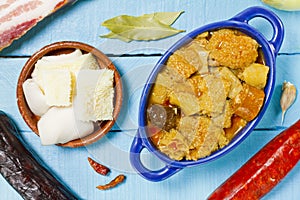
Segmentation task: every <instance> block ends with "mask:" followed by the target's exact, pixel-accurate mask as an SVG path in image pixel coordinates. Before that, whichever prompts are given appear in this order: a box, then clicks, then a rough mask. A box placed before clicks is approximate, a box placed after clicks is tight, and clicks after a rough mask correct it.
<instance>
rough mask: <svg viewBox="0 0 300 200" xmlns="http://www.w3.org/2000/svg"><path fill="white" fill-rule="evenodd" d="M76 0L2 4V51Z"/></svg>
mask: <svg viewBox="0 0 300 200" xmlns="http://www.w3.org/2000/svg"><path fill="white" fill-rule="evenodd" d="M74 2H76V0H51V1H49V0H4V1H3V2H0V51H1V50H2V49H4V48H5V47H7V46H9V45H10V44H11V43H12V42H13V41H14V40H16V39H18V38H20V37H21V36H22V35H24V34H25V33H26V32H27V31H28V30H30V29H31V28H32V27H34V26H35V25H36V24H37V23H38V22H39V21H41V20H43V19H44V18H45V17H47V16H48V15H50V14H52V13H54V12H55V11H57V10H58V9H60V8H62V7H64V6H65V5H68V4H71V3H74Z"/></svg>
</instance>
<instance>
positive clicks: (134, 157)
mask: <svg viewBox="0 0 300 200" xmlns="http://www.w3.org/2000/svg"><path fill="white" fill-rule="evenodd" d="M256 17H261V18H264V19H266V20H267V21H268V22H269V23H270V24H271V25H272V28H273V32H274V33H273V37H272V38H271V39H270V40H267V39H266V38H265V37H264V36H263V35H262V33H260V32H259V31H258V30H256V29H255V28H254V27H253V26H251V25H249V21H250V20H251V19H253V18H256ZM224 28H230V29H236V30H239V31H241V32H243V33H245V34H247V35H248V36H250V37H252V38H254V39H255V40H256V41H257V42H258V43H259V44H260V45H261V48H262V51H263V54H264V59H265V63H266V65H267V66H269V67H270V70H269V74H268V80H267V84H266V86H265V102H264V105H263V107H262V108H261V110H260V113H259V114H258V116H257V117H256V118H255V119H254V120H252V121H250V122H249V123H248V124H247V125H246V126H245V127H244V128H243V129H242V130H241V131H240V132H239V133H238V134H237V135H236V136H235V137H234V138H233V139H232V140H231V141H230V143H229V144H228V145H226V146H225V147H223V148H221V149H219V150H218V151H215V152H213V153H212V154H211V155H209V156H207V157H205V158H200V159H198V160H197V161H191V160H181V161H176V160H172V159H170V158H169V157H168V156H166V155H165V154H163V153H161V152H160V151H159V150H157V148H156V147H155V146H154V145H153V144H152V142H151V141H150V139H149V138H148V134H147V131H146V126H147V119H146V110H147V103H148V97H149V94H150V92H151V88H152V86H153V83H154V82H155V79H156V76H157V74H158V72H159V71H160V70H161V68H162V67H163V66H164V65H165V63H166V61H167V60H168V58H169V56H170V55H172V53H173V52H175V51H176V50H177V49H179V48H180V47H182V46H183V45H185V44H187V43H188V42H190V41H191V40H192V39H193V38H195V37H196V36H197V35H199V34H200V33H203V32H206V31H213V30H217V29H224ZM283 36H284V28H283V24H282V22H281V20H280V19H279V18H278V17H277V16H276V15H275V14H274V13H273V12H271V11H269V10H267V9H265V8H262V7H250V8H248V9H246V10H244V11H242V12H241V13H239V14H237V15H236V16H234V17H233V18H231V19H229V20H226V21H221V22H216V23H212V24H208V25H206V26H203V27H201V28H198V29H196V30H194V31H192V32H190V33H189V34H187V35H186V36H184V37H183V38H182V39H180V40H179V41H178V42H176V43H175V44H174V45H173V46H172V47H171V48H170V49H169V50H167V52H166V53H165V54H164V55H163V56H162V58H161V59H160V60H159V61H158V63H157V64H156V66H155V67H154V69H153V71H152V73H151V75H150V77H149V79H148V81H147V83H146V85H145V86H144V90H143V92H142V97H141V101H140V107H139V113H140V115H139V129H138V131H137V135H136V137H135V138H134V140H133V143H132V146H131V149H130V161H131V164H132V166H133V168H134V169H135V170H136V171H137V172H138V173H139V174H140V175H141V176H142V177H144V178H145V179H147V180H150V181H161V180H164V179H166V178H168V177H170V176H172V175H173V174H175V173H176V172H178V171H180V170H181V169H183V168H184V167H190V166H195V165H199V164H201V163H206V162H208V161H212V160H214V159H217V158H219V157H221V156H223V155H225V154H226V153H228V152H229V151H231V150H232V149H233V148H235V147H236V146H237V145H238V144H240V143H241V142H242V141H243V140H244V139H245V138H246V137H247V136H248V135H249V134H250V133H251V131H252V130H253V129H254V127H255V126H256V125H257V124H258V122H259V121H260V120H261V119H262V117H263V115H264V113H265V110H266V108H267V106H268V105H269V102H270V99H271V96H272V93H273V90H274V83H275V58H276V56H277V53H278V51H279V49H280V46H281V44H282V41H283ZM144 148H147V150H148V151H150V152H151V153H153V154H155V155H156V156H157V157H158V158H159V159H160V160H162V161H163V162H164V163H165V166H164V167H163V168H162V169H160V170H155V171H153V170H150V169H147V168H146V167H145V166H144V165H143V164H142V162H141V159H140V153H141V151H142V150H143V149H144Z"/></svg>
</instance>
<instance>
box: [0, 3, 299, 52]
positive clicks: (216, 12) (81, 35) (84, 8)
mask: <svg viewBox="0 0 300 200" xmlns="http://www.w3.org/2000/svg"><path fill="white" fill-rule="evenodd" d="M232 5H234V6H232ZM250 6H264V7H267V6H265V5H264V4H263V3H261V1H259V0H256V1H253V0H243V1H239V2H238V3H237V1H236V0H227V1H220V0H210V1H196V0H193V1H180V0H176V1H168V0H163V1H154V2H151V3H149V2H148V1H145V0H142V1H135V0H128V1H124V2H120V1H117V0H111V1H109V3H108V2H105V1H78V2H77V3H76V4H75V5H73V6H72V7H68V8H65V9H63V10H61V11H59V12H58V13H55V14H54V15H52V16H50V17H48V18H46V19H45V20H44V21H42V22H41V23H39V24H38V25H37V26H36V27H35V28H34V29H33V30H31V31H29V32H28V33H27V34H26V35H25V36H24V37H23V38H21V39H19V40H18V41H16V42H14V43H13V44H12V45H11V46H10V47H9V48H7V49H5V50H4V51H2V52H0V55H2V56H21V55H23V56H24V55H31V54H33V53H34V52H36V51H37V50H38V49H40V48H42V47H43V46H45V45H47V44H49V43H53V42H57V41H62V40H74V41H81V42H85V43H88V44H91V45H93V46H95V47H98V48H99V49H101V50H102V51H103V52H104V53H107V54H117V55H120V54H135V53H146V54H156V53H162V52H164V51H165V50H166V49H168V48H169V47H170V46H171V44H173V43H174V42H175V41H177V40H178V39H179V38H181V37H182V36H183V35H184V34H185V33H181V34H179V35H177V36H175V37H170V38H168V39H163V40H159V41H155V42H153V41H152V42H131V43H124V42H121V41H118V40H112V39H103V38H99V36H100V35H103V34H106V33H108V30H107V29H106V28H104V27H101V26H100V24H101V22H103V21H104V20H106V19H108V18H111V17H114V16H117V15H121V14H127V15H134V16H138V15H142V14H144V13H152V12H161V11H180V10H184V11H185V13H184V14H182V16H181V17H180V18H179V19H178V20H177V22H176V23H175V24H174V25H173V26H174V27H175V28H178V29H184V30H186V33H188V32H190V31H192V30H194V29H196V28H198V27H201V26H203V25H205V24H208V23H211V22H216V21H223V20H227V19H229V18H231V17H233V16H234V15H236V14H237V13H239V12H241V11H242V10H244V9H246V8H247V7H250ZM267 8H269V7H267ZM270 9H271V10H273V11H274V12H275V13H276V14H277V15H278V16H279V17H280V18H281V19H282V21H283V22H284V25H285V29H286V35H285V38H286V39H285V41H284V44H283V46H282V49H281V51H280V52H283V53H299V52H300V46H299V45H295V44H299V43H300V31H299V29H298V27H297V26H296V25H295V24H297V23H298V19H299V17H300V13H299V12H283V11H278V10H274V9H272V8H270ZM251 24H253V25H254V26H255V27H257V28H258V29H259V30H260V31H261V32H263V33H265V35H266V36H267V37H268V38H270V35H271V34H270V33H272V31H271V28H270V25H269V24H268V23H266V22H265V20H257V19H255V20H253V23H252V22H251ZM290 38H293V40H290Z"/></svg>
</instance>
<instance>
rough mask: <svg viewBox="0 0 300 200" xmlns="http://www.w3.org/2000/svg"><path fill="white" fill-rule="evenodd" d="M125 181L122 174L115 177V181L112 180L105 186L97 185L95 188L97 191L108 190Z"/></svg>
mask: <svg viewBox="0 0 300 200" xmlns="http://www.w3.org/2000/svg"><path fill="white" fill-rule="evenodd" d="M124 180H125V176H124V175H123V174H121V175H119V176H117V177H116V178H115V179H113V180H112V181H111V182H109V183H108V184H106V185H99V186H97V188H98V189H99V190H108V189H111V188H113V187H116V186H117V185H119V184H120V183H122V182H123V181H124Z"/></svg>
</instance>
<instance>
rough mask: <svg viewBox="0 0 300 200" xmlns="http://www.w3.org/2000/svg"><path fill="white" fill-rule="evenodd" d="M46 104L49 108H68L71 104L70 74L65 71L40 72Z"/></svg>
mask: <svg viewBox="0 0 300 200" xmlns="http://www.w3.org/2000/svg"><path fill="white" fill-rule="evenodd" d="M41 75H42V76H41V77H42V80H43V85H44V93H45V97H46V103H47V104H48V105H49V106H70V105H71V103H72V99H71V94H72V79H71V73H70V71H69V70H66V69H58V70H53V69H50V70H47V69H44V70H42V71H41Z"/></svg>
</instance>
